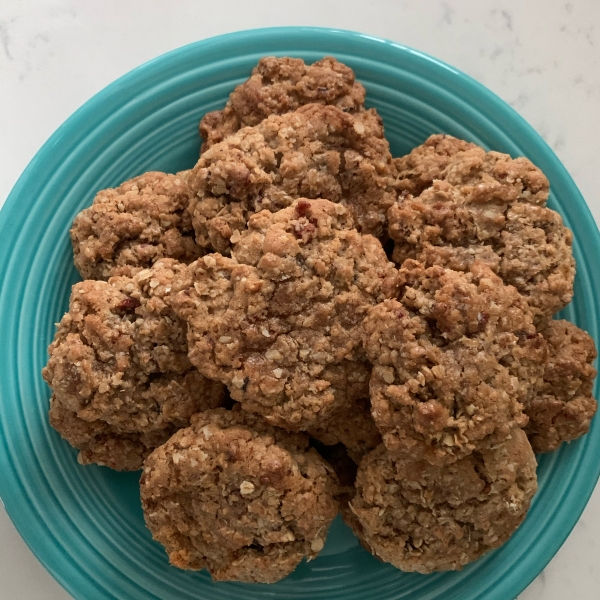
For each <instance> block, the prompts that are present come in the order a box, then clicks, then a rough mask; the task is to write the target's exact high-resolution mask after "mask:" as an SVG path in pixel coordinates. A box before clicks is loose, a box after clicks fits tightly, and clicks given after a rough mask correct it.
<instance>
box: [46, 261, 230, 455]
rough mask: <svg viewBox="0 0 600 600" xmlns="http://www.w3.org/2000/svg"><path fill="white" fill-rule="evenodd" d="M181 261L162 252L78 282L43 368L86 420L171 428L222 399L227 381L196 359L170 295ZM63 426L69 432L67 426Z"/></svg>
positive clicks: (57, 394) (63, 400)
mask: <svg viewBox="0 0 600 600" xmlns="http://www.w3.org/2000/svg"><path fill="white" fill-rule="evenodd" d="M182 268H183V265H181V264H180V263H178V262H176V261H174V260H172V259H163V260H160V261H158V262H157V263H155V265H154V266H153V267H152V268H151V269H145V270H142V271H139V272H138V273H136V274H135V275H134V276H133V277H125V276H121V277H113V278H111V279H110V280H109V282H105V281H94V280H87V281H83V282H81V283H77V284H75V285H74V286H73V290H72V293H71V300H70V304H69V312H67V313H66V314H65V315H64V316H63V318H62V319H61V321H60V323H59V325H58V331H57V333H56V335H55V338H54V341H53V342H52V344H51V345H50V347H49V355H50V357H49V360H48V364H47V366H46V367H45V368H44V370H43V372H42V374H43V376H44V379H45V380H46V381H47V382H48V385H49V386H50V387H51V388H52V390H53V394H54V401H53V402H55V403H58V404H60V405H62V407H63V408H64V409H66V410H67V411H70V412H72V413H75V415H76V416H77V417H78V418H80V419H82V420H84V421H87V422H88V423H93V422H97V421H102V422H104V423H106V424H107V425H109V426H110V427H112V428H116V431H119V432H120V433H134V434H137V433H144V434H149V433H151V432H153V431H157V430H168V431H170V432H172V431H173V430H174V429H176V428H179V427H185V426H187V425H188V423H189V418H190V416H191V415H192V414H193V413H195V412H197V411H199V410H205V409H208V408H214V407H217V406H220V405H221V403H222V402H223V401H224V391H225V390H224V387H223V385H222V384H220V383H217V382H215V381H209V380H207V379H206V378H204V377H203V376H202V375H201V374H200V373H198V371H197V370H196V369H194V367H193V366H192V365H191V363H190V361H189V359H188V357H187V352H188V348H187V341H186V329H185V323H184V322H183V321H181V320H180V319H178V318H177V316H176V315H175V314H174V313H173V311H172V309H171V308H170V307H169V306H168V305H167V304H166V302H165V297H166V296H167V295H168V293H169V291H170V288H171V285H172V283H173V278H174V277H175V274H176V273H177V272H178V271H180V270H181V269H182ZM67 421H68V420H66V421H64V422H65V423H67ZM60 422H63V420H61V421H60ZM66 427H67V428H68V427H70V425H66ZM59 433H61V434H63V435H64V437H66V438H67V439H69V438H70V433H69V431H68V429H62V430H59ZM115 460H116V459H115ZM103 462H105V463H106V464H108V462H109V461H108V459H107V460H104V461H103Z"/></svg>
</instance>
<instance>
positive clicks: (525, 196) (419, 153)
mask: <svg viewBox="0 0 600 600" xmlns="http://www.w3.org/2000/svg"><path fill="white" fill-rule="evenodd" d="M394 164H395V166H396V169H397V172H398V180H397V183H398V189H399V191H400V192H401V193H402V192H404V193H405V194H406V193H408V194H411V195H412V196H418V195H419V194H420V193H421V192H423V191H424V190H426V189H427V188H428V187H431V185H432V184H433V182H434V181H436V180H442V181H447V182H448V183H449V184H451V185H456V186H458V187H460V188H462V187H464V186H466V187H467V188H468V189H469V190H471V193H473V194H475V195H476V194H477V188H478V189H480V190H481V191H484V190H486V189H487V188H490V187H491V188H496V189H498V190H502V192H501V193H502V195H503V196H506V195H507V194H511V195H514V196H516V199H517V200H518V201H519V202H528V203H530V204H536V205H538V206H544V205H545V204H546V200H548V193H549V190H550V184H549V183H548V179H546V176H545V175H544V174H543V173H542V171H540V169H538V168H537V167H536V166H535V165H534V164H533V163H532V162H531V161H530V160H528V159H527V158H524V157H519V158H511V157H510V156H509V155H508V154H502V153H501V152H486V151H485V150H484V149H483V148H481V147H479V146H477V145H475V144H472V143H471V142H465V141H464V140H459V139H457V138H454V137H452V136H450V135H443V134H436V135H432V136H430V137H429V138H428V139H427V140H426V141H425V143H423V144H421V145H420V146H417V147H416V148H414V149H413V150H412V151H411V152H410V153H409V154H407V155H406V156H403V157H401V158H396V159H394ZM474 188H475V189H474ZM509 190H510V192H509Z"/></svg>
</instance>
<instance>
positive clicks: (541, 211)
mask: <svg viewBox="0 0 600 600" xmlns="http://www.w3.org/2000/svg"><path fill="white" fill-rule="evenodd" d="M388 219H389V235H390V237H391V238H392V239H393V240H394V244H395V245H394V252H393V259H394V261H395V262H396V263H397V264H399V265H400V264H402V262H403V261H404V260H406V259H407V258H414V259H416V260H419V261H420V262H422V263H424V264H425V265H432V264H439V265H441V266H444V267H447V268H451V269H456V270H463V271H468V270H469V266H470V265H471V264H472V263H473V262H474V261H476V260H479V261H483V262H485V263H486V264H487V265H488V266H489V267H490V268H491V269H492V270H493V271H494V272H496V273H497V274H498V275H500V277H501V278H502V280H503V281H504V283H506V284H509V285H514V286H515V287H516V288H517V289H518V290H519V292H520V293H521V294H523V295H524V296H525V297H526V298H527V301H528V302H529V305H530V307H531V308H532V310H533V311H534V314H535V316H536V319H537V321H538V322H541V321H543V320H545V319H547V318H549V317H550V316H552V315H553V314H554V313H555V312H557V311H558V310H560V309H561V308H563V307H564V306H566V305H567V304H568V303H569V302H570V301H571V298H572V297H573V280H574V277H575V261H574V259H573V254H572V249H571V244H572V234H571V232H570V231H569V230H568V229H567V228H566V227H565V226H564V225H563V222H562V219H561V217H560V215H559V214H558V213H556V212H555V211H553V210H551V209H549V208H546V207H545V206H539V205H537V204H532V203H530V198H529V199H527V200H524V201H522V200H521V198H520V196H519V193H518V190H517V189H516V188H515V187H512V186H510V185H506V184H499V183H497V182H496V181H495V180H493V182H492V183H485V184H484V183H478V184H473V185H465V186H462V187H461V186H459V185H452V184H451V183H449V182H448V181H435V182H433V183H432V185H431V186H430V187H429V188H427V189H425V190H424V191H423V192H421V194H420V195H419V196H417V197H413V196H411V195H407V196H402V195H401V196H400V197H399V199H398V201H397V202H396V204H395V205H394V206H392V207H391V208H390V210H389V212H388Z"/></svg>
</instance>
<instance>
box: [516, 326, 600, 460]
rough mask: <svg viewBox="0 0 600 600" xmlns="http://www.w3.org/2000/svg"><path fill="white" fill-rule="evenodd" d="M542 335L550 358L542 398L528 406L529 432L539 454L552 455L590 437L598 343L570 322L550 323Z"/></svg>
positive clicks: (540, 395)
mask: <svg viewBox="0 0 600 600" xmlns="http://www.w3.org/2000/svg"><path fill="white" fill-rule="evenodd" d="M542 334H543V336H544V338H545V339H546V341H547V342H548V348H549V356H548V359H547V362H546V365H545V368H544V371H543V386H542V388H541V389H540V391H539V394H538V395H537V396H536V397H535V398H534V399H532V400H531V401H530V402H526V403H525V413H526V414H527V416H528V417H529V423H528V425H527V427H526V428H525V431H526V433H527V435H528V436H529V441H530V442H531V445H532V447H533V449H534V451H535V452H551V451H552V450H556V449H557V448H558V447H559V446H560V444H561V443H562V442H568V441H571V440H574V439H577V438H578V437H581V436H582V435H584V434H585V433H587V431H588V429H589V427H590V421H591V419H592V417H593V416H594V414H595V413H596V409H597V407H598V403H597V402H596V400H595V398H594V397H593V395H592V393H593V386H594V379H595V377H596V369H594V367H593V366H592V363H593V361H594V359H595V358H596V356H597V352H596V347H595V344H594V340H593V339H592V338H591V337H590V336H589V335H588V334H587V333H586V332H585V331H583V330H581V329H579V328H578V327H577V326H575V325H573V324H572V323H569V322H568V321H562V320H561V321H550V322H549V323H548V325H547V327H546V328H545V329H543V330H542Z"/></svg>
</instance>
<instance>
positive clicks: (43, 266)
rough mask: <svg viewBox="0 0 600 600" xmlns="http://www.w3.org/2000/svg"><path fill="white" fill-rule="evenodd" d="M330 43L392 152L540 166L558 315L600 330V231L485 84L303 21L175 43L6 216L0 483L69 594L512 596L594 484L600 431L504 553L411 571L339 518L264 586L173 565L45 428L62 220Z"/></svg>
mask: <svg viewBox="0 0 600 600" xmlns="http://www.w3.org/2000/svg"><path fill="white" fill-rule="evenodd" d="M267 54H278V55H291V56H300V57H302V58H304V59H305V60H307V61H314V60H316V59H319V58H321V57H322V56H323V55H325V54H332V55H334V56H335V57H336V58H338V59H339V60H341V61H343V62H345V63H346V64H348V65H349V66H351V67H352V68H353V69H354V70H355V72H356V75H357V77H358V78H359V79H360V81H361V82H362V83H364V85H365V86H366V88H367V92H368V94H367V99H368V104H369V106H374V107H376V108H377V109H378V110H379V112H380V114H381V115H382V117H383V120H384V122H385V128H386V134H387V137H388V139H389V140H390V144H391V147H392V151H393V153H394V155H396V156H397V155H400V154H403V153H405V152H407V151H408V150H410V149H411V148H412V147H414V146H416V145H417V144H420V143H421V142H423V141H424V140H425V138H426V137H427V136H428V135H429V134H431V133H435V132H445V133H450V134H453V135H455V136H459V137H463V138H466V139H468V140H471V141H474V142H477V143H478V144H482V145H484V146H486V147H487V148H493V149H495V150H500V151H503V152H508V153H510V154H512V155H513V156H517V155H525V156H527V157H529V158H530V159H531V160H532V161H533V162H534V163H536V164H537V165H538V166H539V167H541V168H542V170H543V171H544V172H545V173H546V174H547V175H548V177H549V179H550V182H551V185H552V194H551V200H550V205H551V206H552V207H553V208H555V209H557V210H559V211H560V213H561V214H562V215H563V217H564V219H565V222H566V224H567V225H568V226H569V227H571V228H572V229H573V231H574V232H575V240H576V241H575V244H574V252H575V256H576V259H577V264H578V274H577V280H576V286H575V289H576V293H575V300H574V302H573V303H572V305H571V306H569V307H568V308H567V309H566V310H565V311H564V316H565V317H567V318H568V319H570V320H572V321H574V322H575V323H577V324H578V325H579V326H581V327H583V328H585V329H587V330H588V331H590V332H591V334H592V335H593V336H594V338H595V339H596V340H598V339H599V333H600V332H599V324H598V308H597V306H596V301H595V293H596V290H598V289H600V270H598V264H600V239H599V235H598V230H597V228H596V225H595V223H594V220H593V218H592V216H591V214H590V212H589V210H588V208H587V206H586V204H585V202H584V200H583V198H582V197H581V195H580V194H579V192H578V190H577V188H576V187H575V184H574V183H573V181H572V179H571V178H570V177H569V174H568V173H567V172H566V170H565V169H564V167H563V166H562V165H561V164H560V162H559V161H558V159H557V158H556V156H555V155H554V154H553V153H552V151H551V150H550V148H549V147H548V146H547V145H546V144H545V143H544V142H543V141H542V139H541V138H540V136H539V135H538V134H537V133H536V132H535V131H534V130H533V129H532V128H531V127H530V126H529V125H528V124H527V123H525V121H523V119H521V118H520V117H519V116H518V115H517V113H515V112H514V111H513V110H512V109H511V108H510V107H509V106H507V105H506V104H505V103H504V102H503V101H501V100H500V99H499V98H498V97H496V96H495V95H494V94H492V93H491V92H490V91H488V90H487V89H485V88H484V87H482V86H481V85H479V84H478V83H476V82H475V81H473V80H472V79H470V78H469V77H467V76H465V75H464V74H462V73H460V72H459V71H457V70H456V69H453V68H452V67H449V66H448V65H445V64H443V63H441V62H439V61H437V60H435V59H434V58H431V57H429V56H426V55H424V54H422V53H420V52H417V51H415V50H412V49H410V48H406V47H403V46H400V45H398V44H394V43H391V42H387V41H384V40H380V39H376V38H372V37H368V36H365V35H361V34H358V33H350V32H347V31H336V30H327V29H312V28H282V29H265V30H257V31H246V32H241V33H235V34H231V35H226V36H222V37H217V38H213V39H209V40H205V41H202V42H198V43H195V44H192V45H190V46H186V47H184V48H181V49H179V50H175V51H173V52H170V53H169V54H166V55H164V56H161V57H160V58H157V59H156V60H153V61H151V62H149V63H147V64H145V65H143V66H141V67H139V68H137V69H135V70H133V71H132V72H131V73H129V74H127V75H125V76H124V77H122V78H121V79H119V80H118V81H116V82H115V83H113V84H112V85H110V86H108V87H107V88H106V89H105V90H103V91H102V92H100V93H99V94H97V95H96V96H94V97H93V98H92V99H91V100H90V101H89V102H87V103H86V104H85V105H84V106H83V107H82V108H80V109H79V110H78V111H77V112H76V113H75V114H74V115H73V116H72V117H71V118H70V119H68V121H67V122H66V123H65V124H64V125H62V126H61V127H60V128H59V129H58V131H57V132H56V133H55V134H54V135H53V136H52V137H51V138H50V140H48V142H47V143H46V144H45V145H44V147H43V148H42V149H41V150H40V151H39V153H38V154H37V155H36V157H35V158H34V159H33V160H32V162H31V164H30V165H29V166H28V167H27V169H26V171H25V172H24V173H23V175H22V176H21V178H20V179H19V181H18V183H17V184H16V186H15V188H14V190H13V191H12V193H11V195H10V197H9V198H8V200H7V202H6V205H5V206H4V208H3V209H2V211H1V213H0V273H1V274H2V287H1V291H0V324H1V339H2V343H1V344H0V352H1V353H2V354H1V356H0V399H1V402H0V494H1V496H2V500H3V502H4V504H5V506H6V509H7V511H8V513H9V514H10V516H11V518H12V519H13V521H14V523H15V525H16V526H17V528H18V530H19V531H20V533H21V535H22V536H23V538H24V539H25V540H26V542H27V543H28V544H29V546H30V547H31V549H32V550H33V552H34V553H35V554H36V556H37V557H38V558H39V559H40V561H41V562H42V563H43V564H44V565H45V566H46V568H47V569H48V570H49V571H50V572H51V573H52V574H53V575H54V577H56V579H57V580H58V581H59V582H60V583H61V584H62V585H63V586H64V587H65V588H66V589H67V590H68V591H69V593H70V594H72V595H73V596H74V597H75V598H78V599H85V600H100V599H102V600H107V599H109V598H111V599H117V598H118V599H123V600H125V599H127V600H137V599H140V600H142V599H143V600H149V599H156V600H159V599H160V600H170V599H175V598H176V599H178V600H184V599H192V598H202V599H205V600H212V599H217V598H222V599H231V598H244V599H247V600H250V599H253V598H261V599H265V598H277V599H291V598H297V599H300V598H305V599H310V600H318V599H322V600H335V599H344V600H358V599H363V598H364V599H366V598H378V599H380V600H384V599H392V598H394V599H400V598H410V599H411V600H417V599H420V600H425V599H428V600H431V599H433V598H443V599H444V600H451V599H461V600H468V599H475V598H485V599H486V600H494V599H501V598H502V599H504V600H508V599H511V598H514V597H515V596H516V595H517V594H518V593H519V592H520V591H521V590H523V589H524V588H525V587H526V586H527V584H528V583H529V582H530V581H531V580H532V579H533V578H534V577H535V576H536V575H537V574H538V573H539V572H540V571H541V570H542V569H543V567H544V566H545V565H546V563H547V562H548V561H549V560H550V559H551V558H552V556H553V555H554V553H555V552H556V551H557V550H558V548H559V547H560V545H561V544H562V543H563V541H564V540H565V538H566V537H567V535H568V534H569V532H570V531H571V529H572V527H573V525H574V524H575V522H576V521H577V519H578V518H579V516H580V514H581V512H582V510H583V508H584V506H585V504H586V502H587V500H588V498H589V496H590V494H591V492H592V490H593V488H594V484H595V483H596V480H597V479H598V475H599V470H600V462H599V461H598V456H600V426H599V423H598V419H596V422H595V423H594V425H593V427H592V431H591V432H590V434H589V435H588V436H586V437H585V438H583V439H581V440H580V441H578V442H576V443H573V444H570V445H568V446H565V447H563V448H562V449H561V450H560V451H559V452H556V453H554V454H551V455H548V456H544V457H543V458H542V459H541V460H540V466H539V471H538V472H539V481H540V490H539V492H538V494H537V496H536V497H535V499H534V502H533V505H532V508H531V511H530V513H529V515H528V517H527V519H526V521H525V523H524V524H523V526H522V527H521V528H520V529H519V530H518V531H517V533H516V534H515V535H514V536H513V538H512V539H511V540H510V541H509V543H507V544H506V545H505V546H503V547H502V548H500V549H499V550H496V551H495V552H492V553H490V554H489V555H487V556H485V557H484V558H483V559H482V560H479V561H478V562H476V563H475V564H472V565H470V566H468V567H467V568H465V569H464V570H463V571H462V572H460V573H442V574H434V575H428V576H423V575H416V574H408V573H401V572H400V571H397V570H396V569H394V568H393V567H391V566H389V565H386V564H383V563H381V562H379V561H377V560H376V559H374V558H373V557H372V556H370V555H369V554H368V553H366V552H365V551H364V550H362V549H361V547H360V546H359V545H358V544H357V542H356V540H355V538H354V537H353V536H352V534H351V533H350V532H349V530H348V529H347V528H346V527H345V526H344V525H343V523H341V521H339V520H338V521H336V522H335V524H334V526H333V528H332V531H331V533H330V536H329V538H328V540H327V544H326V546H325V549H324V550H323V552H322V553H321V555H320V556H319V558H318V559H316V560H314V561H313V562H311V563H308V564H302V565H301V566H300V567H299V568H298V569H297V570H296V571H295V572H294V573H293V574H292V575H290V576H289V577H288V578H287V579H285V580H284V581H282V582H280V583H277V584H274V585H270V586H267V585H243V584H233V583H219V584H213V583H212V582H211V580H210V577H209V576H208V574H207V573H206V572H199V573H189V572H182V571H179V570H177V569H175V568H172V567H169V565H168V563H167V559H166V555H165V553H164V551H163V550H162V549H161V547H160V546H158V545H157V544H155V543H154V542H152V540H151V537H150V533H149V532H148V531H147V530H146V529H145V527H144V523H143V518H142V512H141V509H140V501H139V492H138V486H137V481H138V477H139V474H138V473H129V474H123V473H115V472H112V471H110V470H109V469H106V468H102V467H95V466H90V467H85V468H84V467H81V466H79V465H78V464H77V462H76V460H75V457H76V452H75V451H74V450H73V449H71V448H70V447H69V446H68V444H67V443H66V442H64V441H62V440H61V439H60V437H59V436H58V434H56V433H55V432H54V431H53V430H52V429H51V428H50V427H49V425H48V422H47V418H46V411H47V407H48V397H49V390H48V388H47V387H46V385H45V384H44V382H43V381H42V378H41V376H40V370H41V369H42V367H43V366H44V364H45V362H46V358H47V355H46V348H47V346H48V344H49V342H50V341H51V339H52V336H53V334H54V323H55V322H57V321H58V320H59V319H60V317H61V315H62V314H63V312H64V311H65V310H66V308H67V304H68V298H69V291H70V287H71V285H72V284H73V283H74V282H75V281H77V280H78V275H77V273H76V271H75V268H74V267H73V262H72V255H71V246H70V243H69V237H68V229H69V226H70V224H71V221H72V219H73V217H74V216H75V215H76V214H77V212H78V211H80V210H81V209H82V208H84V207H85V206H88V205H89V204H90V203H91V201H92V198H93V197H94V194H95V193H96V192H97V191H98V190H100V189H102V188H105V187H109V186H116V185H117V184H119V183H121V182H122V181H123V180H125V179H128V178H129V177H132V176H134V175H138V174H140V173H142V172H144V171H148V170H154V169H158V170H164V171H171V172H175V171H178V170H182V169H185V168H188V167H191V166H192V165H193V164H194V162H195V159H196V157H197V156H198V148H199V139H198V134H197V125H198V121H199V119H200V117H201V116H202V115H203V114H204V113H205V112H206V111H209V110H213V109H216V108H219V107H222V106H223V105H224V103H225V100H226V98H227V95H228V94H229V93H230V92H231V90H232V89H233V87H234V85H236V84H237V83H239V82H241V81H242V80H243V79H245V78H246V77H248V75H249V73H250V70H251V69H252V67H253V66H254V65H255V64H256V62H257V61H258V59H259V58H260V57H261V56H264V55H267Z"/></svg>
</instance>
